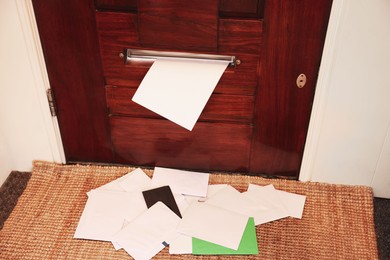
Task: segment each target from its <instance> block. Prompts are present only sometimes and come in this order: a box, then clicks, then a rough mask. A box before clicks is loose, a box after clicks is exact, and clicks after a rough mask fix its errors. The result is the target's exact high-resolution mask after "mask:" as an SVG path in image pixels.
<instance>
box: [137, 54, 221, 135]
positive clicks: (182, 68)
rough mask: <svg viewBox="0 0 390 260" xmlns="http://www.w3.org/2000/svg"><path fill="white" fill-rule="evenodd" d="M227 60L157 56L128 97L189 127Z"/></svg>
mask: <svg viewBox="0 0 390 260" xmlns="http://www.w3.org/2000/svg"><path fill="white" fill-rule="evenodd" d="M228 64H229V61H210V60H186V59H157V60H156V61H155V62H154V63H153V65H152V66H151V68H150V69H149V71H148V73H147V74H146V76H145V77H144V79H143V80H142V82H141V84H140V86H139V87H138V89H137V91H136V93H135V94H134V96H133V98H132V100H133V101H134V102H136V103H138V104H139V105H141V106H144V107H146V108H147V109H149V110H151V111H153V112H155V113H157V114H159V115H161V116H163V117H165V118H167V119H168V120H170V121H172V122H174V123H176V124H178V125H180V126H182V127H184V128H186V129H187V130H190V131H191V130H192V129H193V127H194V125H195V123H196V121H197V120H198V118H199V116H200V114H201V113H202V111H203V108H204V107H205V105H206V103H207V101H208V99H209V98H210V96H211V94H212V92H213V91H214V88H215V86H216V85H217V84H218V81H219V79H220V78H221V76H222V74H223V72H224V71H225V69H226V67H227V66H228Z"/></svg>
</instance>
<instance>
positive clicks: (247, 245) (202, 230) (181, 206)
mask: <svg viewBox="0 0 390 260" xmlns="http://www.w3.org/2000/svg"><path fill="white" fill-rule="evenodd" d="M87 195H88V200H87V203H86V205H85V208H84V211H83V213H82V215H81V217H80V221H79V224H78V226H77V229H76V232H75V234H74V238H77V239H92V240H101V241H108V242H111V243H112V244H113V246H114V247H115V249H117V250H119V249H121V248H123V249H124V250H125V251H126V252H127V253H128V254H129V255H131V256H132V257H133V258H135V259H136V260H142V259H151V258H152V257H154V256H155V255H156V254H157V253H158V252H160V251H161V250H162V249H163V248H164V247H166V246H168V245H169V253H170V254H198V255H207V254H228V255H253V254H258V245H257V236H256V225H260V224H263V223H267V222H270V221H274V220H277V219H281V218H285V217H289V216H290V217H294V218H301V217H302V213H303V208H304V204H305V200H306V197H305V196H303V195H298V194H293V193H288V192H285V191H281V190H277V189H275V188H274V187H273V185H267V186H259V185H254V184H249V186H248V190H247V191H246V192H239V191H238V190H236V189H235V188H233V187H232V186H230V185H227V184H214V185H209V174H207V173H199V172H190V171H182V170H176V169H169V168H161V167H156V168H155V169H154V172H153V177H152V178H149V177H148V176H147V175H146V174H145V173H144V172H143V171H142V170H141V169H140V168H137V169H136V170H134V171H132V172H130V173H128V174H126V175H124V176H122V177H120V178H118V179H116V180H114V181H112V182H110V183H107V184H105V185H103V186H101V187H99V188H97V189H93V190H91V191H89V192H88V193H87Z"/></svg>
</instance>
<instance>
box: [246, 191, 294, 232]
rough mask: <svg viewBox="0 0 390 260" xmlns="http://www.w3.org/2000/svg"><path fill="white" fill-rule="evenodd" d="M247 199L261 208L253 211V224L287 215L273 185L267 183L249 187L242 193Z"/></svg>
mask: <svg viewBox="0 0 390 260" xmlns="http://www.w3.org/2000/svg"><path fill="white" fill-rule="evenodd" d="M242 194H243V196H245V197H246V198H247V199H249V200H252V202H253V203H256V204H257V205H258V206H259V207H262V208H263V209H260V208H259V210H257V211H256V212H253V217H254V219H255V224H256V225H260V224H264V223H267V222H271V221H274V220H278V219H282V218H285V217H288V216H289V212H288V210H287V208H286V207H285V205H284V203H283V201H282V199H281V198H280V195H279V193H278V192H277V190H276V189H275V188H274V187H273V185H267V186H264V187H262V188H260V189H251V190H248V191H246V192H243V193H242Z"/></svg>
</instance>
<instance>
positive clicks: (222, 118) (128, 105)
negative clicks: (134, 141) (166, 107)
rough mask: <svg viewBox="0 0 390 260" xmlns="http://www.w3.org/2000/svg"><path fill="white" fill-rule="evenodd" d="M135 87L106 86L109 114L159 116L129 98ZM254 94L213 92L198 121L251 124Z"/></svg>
mask: <svg viewBox="0 0 390 260" xmlns="http://www.w3.org/2000/svg"><path fill="white" fill-rule="evenodd" d="M135 92H136V89H135V88H124V87H114V86H106V100H107V106H108V108H109V111H110V114H111V115H127V116H134V117H146V118H161V117H160V116H159V115H158V114H156V113H154V112H152V111H150V110H148V109H146V108H144V107H142V106H140V105H138V104H137V103H135V102H133V101H132V100H131V98H132V97H133V96H134V94H135ZM253 109H254V96H237V95H221V94H213V95H212V96H211V97H210V100H209V101H208V103H207V105H206V107H205V108H204V110H203V111H202V113H201V115H200V117H199V121H211V122H236V123H245V124H252V119H253Z"/></svg>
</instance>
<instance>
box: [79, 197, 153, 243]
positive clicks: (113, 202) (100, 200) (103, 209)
mask: <svg viewBox="0 0 390 260" xmlns="http://www.w3.org/2000/svg"><path fill="white" fill-rule="evenodd" d="M141 199H142V200H140V197H139V196H137V195H136V194H133V193H129V192H123V191H110V190H93V191H91V192H89V196H88V200H87V203H86V205H85V208H84V211H83V213H82V215H81V217H80V221H79V224H78V226H77V229H76V232H75V234H74V238H81V239H92V240H102V241H111V240H112V236H113V235H114V234H116V233H117V232H118V231H119V230H121V228H122V226H123V224H124V220H125V217H126V216H130V215H131V216H133V217H134V216H137V215H139V214H140V213H142V212H143V211H146V209H147V207H146V203H145V201H144V200H143V198H141Z"/></svg>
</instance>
